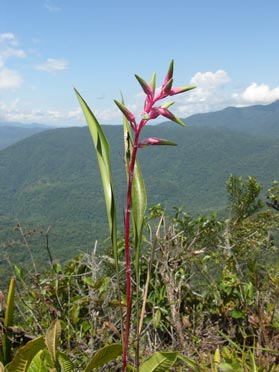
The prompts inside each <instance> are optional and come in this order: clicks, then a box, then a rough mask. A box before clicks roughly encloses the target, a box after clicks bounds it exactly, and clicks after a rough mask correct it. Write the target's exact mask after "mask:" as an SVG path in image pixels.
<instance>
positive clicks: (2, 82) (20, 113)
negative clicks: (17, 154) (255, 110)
mask: <svg viewBox="0 0 279 372" xmlns="http://www.w3.org/2000/svg"><path fill="white" fill-rule="evenodd" d="M278 19H279V1H278V0H267V1H265V2H264V1H258V0H254V1H250V0H242V1H240V0H235V1H226V0H222V1H221V0H220V1H218V0H211V1H210V0H195V1H193V0H192V1H190V0H189V1H188V0H172V1H165V0H161V1H158V0H154V1H152V0H149V1H147V0H141V1H135V2H133V1H131V0H130V1H127V0H123V1H121V0H120V1H116V0H110V1H109V0H102V1H95V0H79V1H77V0H1V12H0V123H1V122H7V121H19V122H23V123H32V122H37V123H44V124H52V125H84V119H83V117H82V114H81V112H80V109H79V106H78V103H77V100H76V97H75V95H74V93H73V86H75V87H76V88H77V89H78V90H79V91H80V93H81V94H82V96H83V97H84V98H85V100H86V101H87V102H88V104H89V105H90V107H91V108H92V109H93V111H94V113H95V115H96V116H97V118H98V120H99V121H100V123H103V124H115V123H116V124H117V123H118V124H120V123H121V121H122V119H121V114H120V112H119V110H118V109H117V108H116V107H115V104H114V103H113V99H115V98H116V99H119V97H120V92H122V93H123V95H124V98H125V102H126V105H127V106H128V107H129V109H130V110H131V111H133V112H134V113H135V114H136V115H138V116H139V115H140V113H141V109H142V105H143V99H144V97H143V95H142V93H141V89H140V87H139V85H138V83H137V81H136V80H135V78H134V74H135V73H136V74H139V75H140V76H141V77H143V78H144V79H146V80H147V81H149V80H150V78H151V75H152V73H153V72H154V71H155V72H156V73H157V84H158V85H160V83H161V81H162V79H163V78H164V75H165V73H166V71H167V68H168V65H169V62H170V60H171V59H174V62H175V71H174V86H181V85H192V84H195V85H197V89H195V90H193V91H191V92H188V93H185V94H183V95H179V96H176V97H175V98H176V104H175V106H174V108H173V109H172V111H173V112H174V113H175V114H176V115H178V116H179V117H181V118H185V117H187V116H189V115H192V114H194V113H199V112H208V111H215V110H219V109H222V108H225V107H227V106H247V105H253V104H268V103H271V102H273V101H274V100H276V99H279V48H278V37H279V27H278Z"/></svg>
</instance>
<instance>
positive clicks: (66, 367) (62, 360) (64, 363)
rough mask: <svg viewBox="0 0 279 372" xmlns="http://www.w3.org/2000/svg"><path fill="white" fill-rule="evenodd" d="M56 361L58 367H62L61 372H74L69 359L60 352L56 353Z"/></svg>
mask: <svg viewBox="0 0 279 372" xmlns="http://www.w3.org/2000/svg"><path fill="white" fill-rule="evenodd" d="M57 361H58V363H59V365H60V366H61V367H62V371H63V372H73V371H74V365H73V363H72V361H71V359H70V358H69V357H68V355H66V354H65V353H62V352H60V351H58V352H57Z"/></svg>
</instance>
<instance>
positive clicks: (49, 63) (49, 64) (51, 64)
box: [36, 58, 68, 72]
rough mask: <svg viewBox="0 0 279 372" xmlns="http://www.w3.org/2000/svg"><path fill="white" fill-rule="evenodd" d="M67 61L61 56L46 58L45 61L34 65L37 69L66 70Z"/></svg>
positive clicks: (47, 70)
mask: <svg viewBox="0 0 279 372" xmlns="http://www.w3.org/2000/svg"><path fill="white" fill-rule="evenodd" d="M67 66H68V62H67V61H66V60H65V59H63V58H48V59H47V60H46V62H44V63H42V64H40V65H38V66H36V69H37V70H42V71H46V72H57V71H63V70H66V68H67Z"/></svg>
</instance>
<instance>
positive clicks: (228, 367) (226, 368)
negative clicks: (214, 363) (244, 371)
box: [218, 362, 237, 372]
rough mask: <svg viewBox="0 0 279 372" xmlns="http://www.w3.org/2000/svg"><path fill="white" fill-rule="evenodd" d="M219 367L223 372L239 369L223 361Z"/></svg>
mask: <svg viewBox="0 0 279 372" xmlns="http://www.w3.org/2000/svg"><path fill="white" fill-rule="evenodd" d="M218 368H219V370H220V371H221V372H236V371H237V369H235V367H234V366H232V365H231V364H229V363H225V362H222V363H220V364H219V365H218Z"/></svg>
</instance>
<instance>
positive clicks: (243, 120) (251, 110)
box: [184, 100, 279, 137]
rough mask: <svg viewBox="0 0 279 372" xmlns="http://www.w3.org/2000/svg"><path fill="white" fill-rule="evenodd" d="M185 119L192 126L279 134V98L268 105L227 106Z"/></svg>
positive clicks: (251, 133) (255, 133)
mask: <svg viewBox="0 0 279 372" xmlns="http://www.w3.org/2000/svg"><path fill="white" fill-rule="evenodd" d="M184 121H185V122H186V123H187V124H188V125H189V126H191V127H196V126H198V127H203V126H204V127H208V128H227V129H230V130H235V131H239V132H241V133H246V134H249V135H261V136H267V137H268V136H271V137H273V136H274V135H276V136H279V100H277V101H275V102H273V103H271V104H268V105H254V106H248V107H227V108H225V109H224V110H221V111H216V112H210V113H206V114H197V115H192V116H190V117H189V118H187V119H185V120H184Z"/></svg>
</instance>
